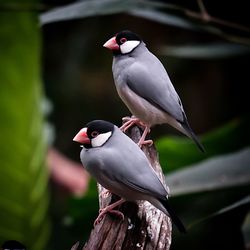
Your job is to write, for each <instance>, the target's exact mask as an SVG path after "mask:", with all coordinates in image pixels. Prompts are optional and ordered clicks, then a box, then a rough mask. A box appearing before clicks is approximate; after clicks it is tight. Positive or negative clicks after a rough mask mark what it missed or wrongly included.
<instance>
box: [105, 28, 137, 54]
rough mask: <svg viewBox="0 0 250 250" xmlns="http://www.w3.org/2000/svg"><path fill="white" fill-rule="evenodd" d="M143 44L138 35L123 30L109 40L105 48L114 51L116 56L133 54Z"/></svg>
mask: <svg viewBox="0 0 250 250" xmlns="http://www.w3.org/2000/svg"><path fill="white" fill-rule="evenodd" d="M141 42H142V39H141V38H140V37H139V36H138V35H137V34H135V33H133V32H131V31H129V30H123V31H121V32H119V33H117V34H116V35H115V36H114V37H112V38H111V39H109V40H108V41H107V42H106V43H105V44H104V45H103V46H104V47H106V48H108V49H110V50H112V51H113V53H114V55H117V54H120V55H124V54H128V53H130V52H132V51H133V50H134V49H135V48H136V47H137V46H138V45H139V44H140V43H141Z"/></svg>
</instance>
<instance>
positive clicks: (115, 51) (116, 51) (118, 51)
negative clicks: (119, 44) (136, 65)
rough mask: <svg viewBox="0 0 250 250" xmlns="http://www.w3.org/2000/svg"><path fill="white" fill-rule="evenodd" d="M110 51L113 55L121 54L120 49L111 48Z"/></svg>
mask: <svg viewBox="0 0 250 250" xmlns="http://www.w3.org/2000/svg"><path fill="white" fill-rule="evenodd" d="M112 52H113V56H118V55H122V53H121V51H120V50H112Z"/></svg>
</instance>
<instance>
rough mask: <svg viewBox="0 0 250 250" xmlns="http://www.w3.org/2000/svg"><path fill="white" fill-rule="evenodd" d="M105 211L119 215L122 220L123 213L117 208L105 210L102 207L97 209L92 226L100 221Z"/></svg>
mask: <svg viewBox="0 0 250 250" xmlns="http://www.w3.org/2000/svg"><path fill="white" fill-rule="evenodd" d="M107 213H111V214H115V215H116V216H118V217H120V218H121V220H124V214H123V213H122V212H120V211H118V210H107V211H105V208H102V209H100V210H99V215H98V217H97V218H96V220H95V222H94V226H96V225H97V224H99V223H100V222H101V221H102V219H103V217H104V215H105V214H107Z"/></svg>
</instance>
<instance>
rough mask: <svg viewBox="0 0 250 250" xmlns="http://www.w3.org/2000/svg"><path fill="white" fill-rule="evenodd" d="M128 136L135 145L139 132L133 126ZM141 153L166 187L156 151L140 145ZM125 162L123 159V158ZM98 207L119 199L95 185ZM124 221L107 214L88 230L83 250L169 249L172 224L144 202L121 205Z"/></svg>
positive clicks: (152, 147) (167, 218)
mask: <svg viewBox="0 0 250 250" xmlns="http://www.w3.org/2000/svg"><path fill="white" fill-rule="evenodd" d="M128 135H129V136H130V137H131V138H132V139H133V140H134V141H135V142H138V140H139V138H140V135H141V133H140V129H139V128H138V127H133V128H132V129H131V130H130V131H129V133H128ZM143 152H144V153H145V154H146V156H147V158H148V159H149V160H150V162H151V165H152V167H153V168H154V169H155V171H156V173H157V175H158V176H159V178H160V179H161V181H162V182H163V184H164V185H165V186H166V183H165V177H164V174H163V172H162V169H161V166H160V164H159V160H158V154H157V151H156V149H155V147H154V145H153V146H143ZM124 160H125V159H124ZM98 191H99V204H100V208H104V207H105V206H107V205H109V204H110V203H111V202H113V201H116V200H118V199H119V198H118V197H117V196H115V195H113V194H112V195H106V194H105V189H104V188H103V187H101V186H100V185H98ZM120 211H122V212H123V213H124V216H125V219H124V220H123V221H122V220H121V219H120V218H119V217H117V216H115V215H112V214H108V215H106V216H105V217H104V219H103V220H102V221H101V222H100V223H99V224H97V225H96V226H95V227H94V229H93V230H92V231H91V234H90V237H89V240H88V242H87V243H86V244H85V246H84V248H83V249H84V250H95V249H102V250H109V249H113V250H117V249H124V250H128V249H129V250H133V249H146V250H149V249H166V250H168V249H169V248H170V244H171V232H172V224H171V220H170V219H169V217H167V216H166V215H165V214H163V213H162V212H161V211H160V210H158V209H157V208H155V207H154V206H153V205H151V204H150V203H149V202H147V201H139V202H138V203H137V204H135V203H132V202H125V203H124V204H122V205H121V206H120Z"/></svg>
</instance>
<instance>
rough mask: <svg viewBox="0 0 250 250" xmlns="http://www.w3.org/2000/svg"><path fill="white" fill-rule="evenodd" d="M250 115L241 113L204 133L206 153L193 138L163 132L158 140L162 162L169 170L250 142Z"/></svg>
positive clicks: (232, 150)
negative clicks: (168, 134) (219, 126)
mask: <svg viewBox="0 0 250 250" xmlns="http://www.w3.org/2000/svg"><path fill="white" fill-rule="evenodd" d="M249 126H250V118H249V117H248V116H247V117H241V118H237V119H234V120H232V121H230V122H229V123H228V124H226V125H224V126H222V127H221V128H218V129H215V130H214V131H211V132H209V133H207V134H205V135H202V136H201V142H202V144H203V145H204V147H205V150H206V153H201V152H200V151H199V150H198V149H197V147H196V145H195V144H194V143H193V141H192V140H190V139H189V138H186V137H184V136H182V137H177V136H176V137H173V136H172V137H171V136H164V137H162V138H160V139H158V140H157V141H156V147H157V150H158V152H159V156H160V162H161V166H162V167H163V169H164V171H165V172H166V171H167V172H170V171H172V170H176V169H179V168H180V167H184V166H187V165H191V164H194V163H197V162H199V161H201V160H205V159H208V158H209V157H212V156H216V155H221V154H226V153H230V152H234V151H236V150H239V149H241V148H243V147H246V146H248V145H249V144H250V143H249V142H250V130H249Z"/></svg>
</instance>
